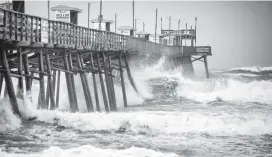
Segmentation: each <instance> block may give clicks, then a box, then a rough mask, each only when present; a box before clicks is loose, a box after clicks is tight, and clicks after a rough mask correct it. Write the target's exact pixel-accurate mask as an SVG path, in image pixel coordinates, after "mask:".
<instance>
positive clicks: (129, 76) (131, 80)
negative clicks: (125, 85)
mask: <svg viewBox="0 0 272 157" xmlns="http://www.w3.org/2000/svg"><path fill="white" fill-rule="evenodd" d="M124 60H125V65H126V70H127V75H128V80H129V82H130V84H131V86H132V87H133V89H134V90H135V92H137V93H138V94H139V92H138V89H137V87H136V85H135V83H134V80H133V77H132V75H131V72H130V69H129V65H128V61H127V56H126V55H124Z"/></svg>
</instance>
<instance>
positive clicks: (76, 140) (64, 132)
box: [0, 66, 272, 157]
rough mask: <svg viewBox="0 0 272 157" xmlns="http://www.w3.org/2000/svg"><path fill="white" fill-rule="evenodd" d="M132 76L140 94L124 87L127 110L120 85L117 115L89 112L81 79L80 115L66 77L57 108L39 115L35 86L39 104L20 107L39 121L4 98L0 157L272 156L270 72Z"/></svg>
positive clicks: (137, 72)
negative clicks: (19, 114)
mask: <svg viewBox="0 0 272 157" xmlns="http://www.w3.org/2000/svg"><path fill="white" fill-rule="evenodd" d="M132 75H133V76H134V79H135V82H136V85H137V87H138V90H139V94H138V93H136V92H135V91H134V90H133V88H132V87H131V86H129V83H128V82H126V85H127V87H128V88H127V93H128V95H127V97H128V104H129V107H128V108H124V107H123V102H122V92H121V88H120V83H119V81H115V89H116V95H117V105H118V112H110V113H105V112H101V113H99V112H94V113H86V104H85V100H84V95H83V92H82V89H81V82H80V81H79V80H80V78H79V76H77V77H76V80H77V81H76V88H77V96H78V102H79V108H80V112H78V113H70V112H69V111H68V109H69V105H68V97H67V90H66V83H65V79H64V75H63V74H62V77H63V78H62V86H61V88H62V89H61V99H60V107H59V109H58V110H56V111H49V110H36V106H37V100H35V99H36V98H37V97H38V88H39V85H38V83H37V82H34V85H33V91H32V93H31V95H32V96H33V100H32V101H30V100H26V102H25V103H24V104H23V103H22V102H21V104H20V110H21V112H22V113H23V116H24V117H26V118H25V119H27V117H31V116H36V117H37V119H36V120H34V121H27V120H22V119H19V118H18V117H16V116H15V115H14V114H12V112H11V111H10V107H9V104H8V101H7V100H5V99H2V100H1V101H0V157H91V156H92V157H264V156H272V114H271V113H272V82H271V80H272V67H243V68H234V69H226V70H216V71H215V70H211V72H210V75H211V78H210V79H206V78H205V75H204V73H203V74H201V76H198V77H196V78H186V77H183V76H182V74H181V73H180V69H176V70H172V71H163V70H161V69H160V68H159V66H153V67H145V68H138V69H137V68H132ZM88 78H89V80H91V78H92V76H91V75H89V76H88ZM14 83H16V82H14ZM14 86H15V87H16V85H14ZM90 88H91V90H92V84H91V83H90ZM91 92H92V93H93V91H91ZM28 96H29V94H28ZM28 96H26V98H28ZM92 96H93V95H92ZM94 100H95V99H94V98H93V101H94ZM102 102H103V101H102V98H100V105H101V107H102V106H103V105H102ZM102 108H103V107H102Z"/></svg>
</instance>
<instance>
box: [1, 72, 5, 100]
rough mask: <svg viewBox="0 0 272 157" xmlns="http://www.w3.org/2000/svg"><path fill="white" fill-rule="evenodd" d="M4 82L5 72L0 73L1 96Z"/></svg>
mask: <svg viewBox="0 0 272 157" xmlns="http://www.w3.org/2000/svg"><path fill="white" fill-rule="evenodd" d="M3 82H4V76H3V74H1V73H0V97H1V92H2V87H3Z"/></svg>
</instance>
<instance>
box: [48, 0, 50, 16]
mask: <svg viewBox="0 0 272 157" xmlns="http://www.w3.org/2000/svg"><path fill="white" fill-rule="evenodd" d="M47 13H48V15H47V16H48V17H47V18H48V20H50V0H48V1H47Z"/></svg>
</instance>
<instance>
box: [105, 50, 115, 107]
mask: <svg viewBox="0 0 272 157" xmlns="http://www.w3.org/2000/svg"><path fill="white" fill-rule="evenodd" d="M106 62H107V61H106V57H105V53H104V52H102V64H103V66H104V74H105V82H106V86H107V92H108V100H109V106H110V110H111V111H113V110H114V107H113V99H112V91H111V85H110V82H109V71H108V66H107V63H106Z"/></svg>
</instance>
